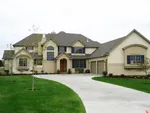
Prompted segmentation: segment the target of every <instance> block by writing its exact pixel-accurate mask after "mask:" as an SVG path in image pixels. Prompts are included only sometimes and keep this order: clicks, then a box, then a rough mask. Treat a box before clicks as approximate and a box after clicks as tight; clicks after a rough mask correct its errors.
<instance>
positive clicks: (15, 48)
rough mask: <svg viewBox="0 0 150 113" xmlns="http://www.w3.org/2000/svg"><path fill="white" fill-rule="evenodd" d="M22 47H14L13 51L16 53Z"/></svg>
mask: <svg viewBox="0 0 150 113" xmlns="http://www.w3.org/2000/svg"><path fill="white" fill-rule="evenodd" d="M23 48H24V47H14V50H15V53H17V52H18V51H19V50H21V49H23Z"/></svg>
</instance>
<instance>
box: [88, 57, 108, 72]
mask: <svg viewBox="0 0 150 113" xmlns="http://www.w3.org/2000/svg"><path fill="white" fill-rule="evenodd" d="M106 60H107V57H102V58H93V59H89V66H88V67H89V69H90V70H91V62H93V61H96V69H95V70H96V74H97V62H98V61H105V62H106ZM106 66H107V65H106V63H104V71H106V68H107V67H106Z"/></svg>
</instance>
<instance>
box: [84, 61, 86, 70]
mask: <svg viewBox="0 0 150 113" xmlns="http://www.w3.org/2000/svg"><path fill="white" fill-rule="evenodd" d="M84 68H86V60H84Z"/></svg>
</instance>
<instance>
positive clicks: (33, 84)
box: [32, 77, 34, 91]
mask: <svg viewBox="0 0 150 113" xmlns="http://www.w3.org/2000/svg"><path fill="white" fill-rule="evenodd" d="M32 91H34V77H33V78H32Z"/></svg>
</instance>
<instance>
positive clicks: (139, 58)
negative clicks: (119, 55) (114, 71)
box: [127, 55, 144, 64]
mask: <svg viewBox="0 0 150 113" xmlns="http://www.w3.org/2000/svg"><path fill="white" fill-rule="evenodd" d="M138 63H144V55H128V56H127V64H138Z"/></svg>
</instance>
